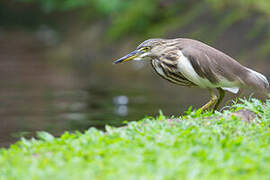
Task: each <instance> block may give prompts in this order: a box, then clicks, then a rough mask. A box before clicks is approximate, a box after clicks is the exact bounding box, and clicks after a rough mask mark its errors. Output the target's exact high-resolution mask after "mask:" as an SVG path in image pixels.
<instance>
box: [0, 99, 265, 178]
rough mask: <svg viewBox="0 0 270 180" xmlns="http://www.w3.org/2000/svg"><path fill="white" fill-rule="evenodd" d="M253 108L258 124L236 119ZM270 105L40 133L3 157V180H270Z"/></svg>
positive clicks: (0, 154)
mask: <svg viewBox="0 0 270 180" xmlns="http://www.w3.org/2000/svg"><path fill="white" fill-rule="evenodd" d="M241 108H247V109H250V110H252V111H253V112H255V113H256V115H257V118H256V119H255V121H254V122H251V123H247V122H243V121H241V120H240V119H239V118H237V117H236V116H234V115H231V112H233V111H237V110H239V109H241ZM269 122H270V101H267V102H266V105H263V104H262V103H261V102H260V101H258V100H256V99H253V100H252V101H245V102H244V104H242V105H234V107H233V108H232V109H230V110H225V111H223V113H209V112H206V113H201V112H200V111H191V110H190V111H188V112H187V113H186V115H185V116H181V117H177V118H167V117H164V116H163V115H162V114H161V115H160V116H159V117H156V118H152V117H147V118H145V119H143V120H141V121H138V122H131V123H128V124H127V126H126V127H124V128H112V127H107V128H106V129H107V132H106V133H105V132H102V131H99V130H96V129H94V128H90V129H89V130H88V131H86V132H84V133H79V132H77V133H73V134H71V133H65V134H63V135H62V136H61V137H59V138H56V137H53V136H52V135H50V134H48V133H45V132H42V133H39V134H38V136H39V139H38V140H37V139H32V140H25V139H22V140H21V141H20V142H18V143H16V144H14V145H12V146H11V147H10V148H9V149H1V151H0V178H1V179H20V180H21V179H240V178H243V179H257V178H258V177H260V179H268V178H269V177H270V153H269V152H270V138H269V136H270V131H269Z"/></svg>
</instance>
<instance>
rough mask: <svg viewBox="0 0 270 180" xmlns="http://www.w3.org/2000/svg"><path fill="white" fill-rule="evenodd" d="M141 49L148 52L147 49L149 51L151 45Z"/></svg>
mask: <svg viewBox="0 0 270 180" xmlns="http://www.w3.org/2000/svg"><path fill="white" fill-rule="evenodd" d="M141 50H142V51H144V52H146V51H149V50H150V47H143V48H142V49H141Z"/></svg>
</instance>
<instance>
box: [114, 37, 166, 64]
mask: <svg viewBox="0 0 270 180" xmlns="http://www.w3.org/2000/svg"><path fill="white" fill-rule="evenodd" d="M167 41H168V40H165V39H148V40H146V41H144V42H143V43H141V44H140V45H139V46H138V47H137V48H136V50H135V51H132V52H131V53H129V54H128V55H126V56H124V57H122V58H120V59H118V60H116V61H114V64H118V63H121V62H126V61H131V60H136V61H141V60H151V59H153V58H156V57H159V56H160V55H161V53H162V52H163V50H164V48H166V45H167Z"/></svg>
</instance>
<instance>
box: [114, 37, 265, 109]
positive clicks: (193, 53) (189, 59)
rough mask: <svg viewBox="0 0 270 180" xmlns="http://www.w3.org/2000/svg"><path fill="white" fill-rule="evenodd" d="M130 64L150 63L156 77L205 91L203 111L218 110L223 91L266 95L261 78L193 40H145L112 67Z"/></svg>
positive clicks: (216, 51) (257, 73) (254, 72)
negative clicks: (137, 62)
mask: <svg viewBox="0 0 270 180" xmlns="http://www.w3.org/2000/svg"><path fill="white" fill-rule="evenodd" d="M131 60H134V61H150V62H151V65H152V67H153V68H154V70H155V71H156V73H157V74H158V75H160V76H161V77H162V78H164V79H166V80H167V81H170V82H171V83H174V84H177V85H181V86H188V87H200V88H205V89H207V90H208V91H209V93H210V100H209V101H208V102H207V103H206V104H205V105H203V106H202V107H201V109H202V111H204V110H206V109H210V108H212V107H213V108H212V109H213V110H214V111H215V110H217V109H218V107H219V105H220V103H221V102H222V100H223V98H224V96H225V91H228V92H231V93H233V94H237V93H238V92H239V90H240V88H241V89H242V88H252V89H254V90H259V91H261V92H266V90H267V88H268V87H269V82H268V80H267V78H266V77H265V76H264V75H263V74H261V73H259V72H257V71H254V70H252V69H250V68H248V67H245V66H243V65H242V64H240V63H239V62H238V61H236V60H235V59H233V58H232V57H230V56H229V55H227V54H225V53H223V52H222V51H220V50H217V49H215V48H214V47H211V46H209V45H207V44H205V43H203V42H201V41H199V40H195V39H189V38H176V39H161V38H155V39H148V40H145V41H144V42H142V43H141V44H140V45H139V46H138V47H137V48H136V49H135V50H134V51H132V52H131V53H129V54H127V55H126V56H123V57H122V58H120V59H118V60H116V61H114V62H113V63H114V64H118V63H123V62H127V61H131ZM215 89H216V90H217V91H216V92H218V94H217V93H216V92H215Z"/></svg>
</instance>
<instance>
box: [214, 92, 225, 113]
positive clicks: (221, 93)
mask: <svg viewBox="0 0 270 180" xmlns="http://www.w3.org/2000/svg"><path fill="white" fill-rule="evenodd" d="M217 90H218V92H219V98H218V101H217V103H216V105H215V107H214V111H215V110H217V108H218V106H219V104H220V103H221V102H222V100H223V98H224V96H225V91H224V90H223V89H221V88H217Z"/></svg>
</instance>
